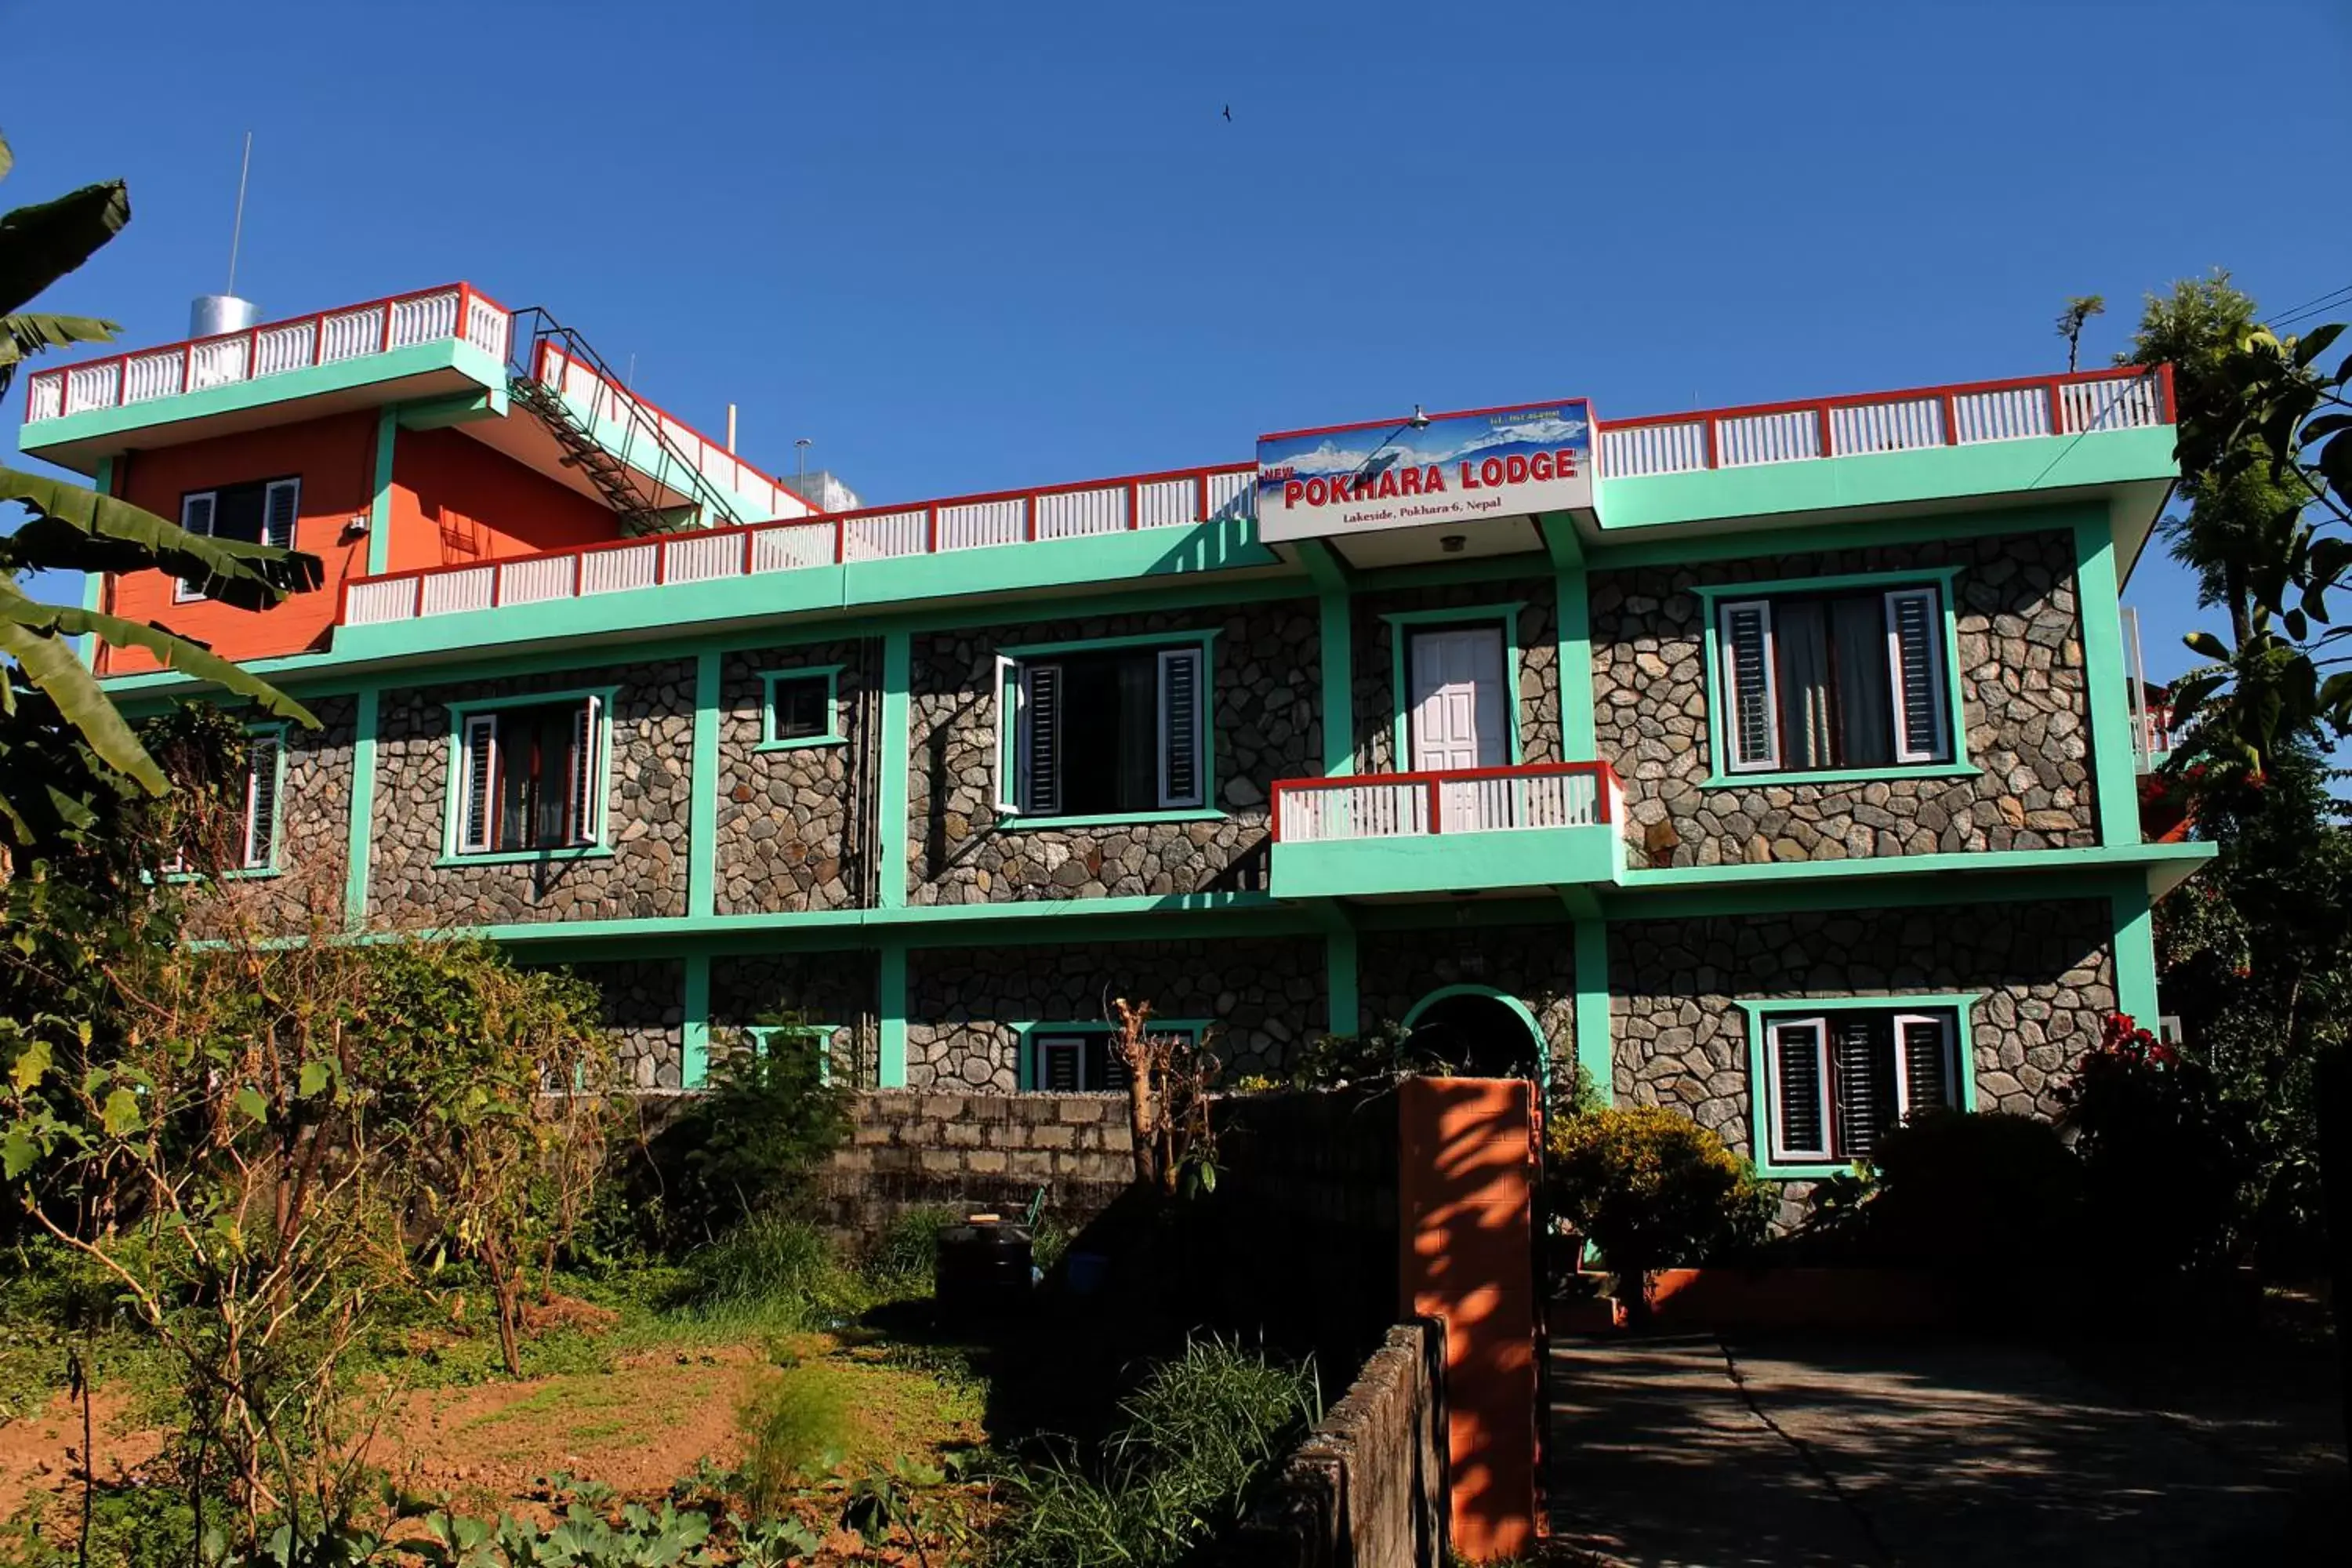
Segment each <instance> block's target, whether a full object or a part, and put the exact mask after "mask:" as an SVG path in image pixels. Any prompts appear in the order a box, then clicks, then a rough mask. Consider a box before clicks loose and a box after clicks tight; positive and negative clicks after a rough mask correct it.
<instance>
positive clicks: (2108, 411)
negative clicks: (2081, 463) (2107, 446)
mask: <svg viewBox="0 0 2352 1568" xmlns="http://www.w3.org/2000/svg"><path fill="white" fill-rule="evenodd" d="M2058 406H2059V410H2060V412H2061V413H2062V414H2063V416H2065V420H2066V428H2065V430H2064V431H2063V434H2064V435H2068V436H2080V435H2083V434H2085V433H2087V432H2089V431H2093V430H2145V429H2147V428H2148V427H2150V426H2157V425H2161V424H2163V423H2164V397H2163V394H2162V392H2161V390H2160V389H2159V388H2158V385H2157V380H2156V377H2155V376H2153V375H2147V374H2143V375H2139V376H2136V377H2134V378H2133V379H2131V380H2129V381H2068V382H2062V383H2060V384H2059V386H2058Z"/></svg>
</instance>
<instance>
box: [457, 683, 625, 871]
mask: <svg viewBox="0 0 2352 1568" xmlns="http://www.w3.org/2000/svg"><path fill="white" fill-rule="evenodd" d="M619 692H620V688H619V687H618V686H579V687H573V688H572V689H569V690H564V691H531V692H518V693H516V694H515V695H513V696H511V697H479V698H473V699H470V700H466V701H462V702H451V703H447V704H445V708H446V711H447V713H448V715H449V728H448V752H449V755H448V759H447V763H446V768H445V769H444V772H443V774H442V785H441V797H442V798H441V855H440V858H438V859H436V860H435V861H434V862H433V864H434V865H435V866H436V867H444V866H498V865H509V864H513V863H515V862H518V861H523V860H595V859H601V858H604V856H607V855H610V854H611V853H613V849H612V832H613V770H614V766H615V765H616V760H615V758H614V755H613V700H614V697H615V696H617V695H618V694H619ZM589 697H593V698H596V699H598V708H597V713H598V718H597V722H598V723H599V724H601V725H602V726H603V728H604V733H602V734H601V735H599V736H598V737H597V738H596V744H597V749H598V750H600V751H601V752H604V800H603V801H602V802H601V803H600V805H599V806H598V809H597V812H596V826H597V830H598V837H597V839H596V842H595V843H593V844H577V845H567V846H565V847H562V848H551V849H499V850H493V851H491V852H490V853H488V854H482V855H467V854H465V853H462V852H461V851H460V850H459V849H458V847H457V832H458V828H457V802H458V799H459V797H460V796H461V795H463V794H464V793H465V791H464V787H463V784H462V783H461V781H460V780H459V778H458V776H457V769H458V757H459V755H460V753H461V752H463V750H464V748H465V738H466V721H467V719H468V718H469V717H471V716H472V715H474V714H476V713H495V712H500V711H503V710H506V709H509V708H541V707H552V706H553V705H554V704H556V703H559V702H577V701H580V700H583V698H589Z"/></svg>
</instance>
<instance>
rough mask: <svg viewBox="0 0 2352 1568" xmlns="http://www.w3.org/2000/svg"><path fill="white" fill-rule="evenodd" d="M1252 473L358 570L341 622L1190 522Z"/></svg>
mask: <svg viewBox="0 0 2352 1568" xmlns="http://www.w3.org/2000/svg"><path fill="white" fill-rule="evenodd" d="M1256 474H1257V467H1256V465H1255V464H1253V463H1241V464H1228V465H1225V466H1223V467H1220V468H1183V469H1178V470H1175V471H1172V472H1168V473H1159V474H1138V475H1135V476H1133V477H1132V478H1128V479H1102V480H1097V481H1094V482H1092V483H1087V484H1076V485H1054V486H1049V487H1047V488H1045V489H1034V490H1002V491H997V492H995V493H992V494H988V495H976V496H959V497H955V498H952V499H950V500H938V501H926V502H924V503H923V504H921V505H919V506H911V507H868V508H866V509H865V510H859V511H845V512H836V513H834V514H833V515H831V516H827V517H815V518H809V519H805V520H801V521H782V522H763V523H754V524H751V525H749V526H747V527H741V528H712V529H698V530H694V531H688V532H682V533H665V534H657V535H655V536H653V537H650V538H645V539H630V540H620V541H616V542H613V543H610V544H591V545H586V546H583V548H581V549H578V550H568V551H563V552H559V553H555V554H549V555H522V556H517V557H515V558H514V559H513V560H510V561H494V562H484V563H482V564H480V565H478V566H441V567H429V568H426V569H424V570H421V571H414V572H397V573H393V574H388V575H385V576H382V577H360V578H354V579H352V581H350V582H348V583H346V584H343V602H342V608H341V616H340V622H341V625H344V626H381V625H383V624H384V623H386V622H391V621H406V620H415V619H416V618H418V617H420V616H446V615H451V614H455V613H457V612H459V611H464V610H488V609H496V608H498V607H499V606H501V605H531V604H541V603H544V602H546V601H548V600H551V599H580V598H586V597H589V596H591V595H597V594H612V593H619V592H622V591H624V590H626V589H631V588H653V587H658V586H661V585H662V584H668V583H709V582H716V581H719V580H720V579H723V578H730V577H756V576H759V575H761V574H763V573H769V572H790V571H795V570H798V569H800V568H803V567H808V566H835V565H842V564H845V563H852V562H860V561H887V560H891V559H894V558H896V557H899V556H906V555H934V554H942V553H945V552H949V551H956V550H979V549H985V548H988V547H990V546H993V545H1001V544H1022V543H1028V542H1035V541H1038V540H1053V539H1080V538H1085V537H1087V536H1089V535H1095V534H1107V533H1124V532H1129V531H1135V530H1139V529H1147V528H1172V527H1179V526H1185V525H1190V524H1192V523H1198V522H1205V521H1211V520H1213V519H1218V518H1225V517H1232V516H1235V515H1243V516H1245V515H1247V514H1248V508H1249V503H1250V500H1251V499H1252V487H1253V485H1254V484H1255V479H1256Z"/></svg>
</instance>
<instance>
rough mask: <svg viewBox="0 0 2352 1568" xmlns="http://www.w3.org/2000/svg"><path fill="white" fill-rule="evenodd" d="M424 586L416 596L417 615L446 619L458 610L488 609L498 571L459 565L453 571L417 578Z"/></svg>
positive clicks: (497, 578)
mask: <svg viewBox="0 0 2352 1568" xmlns="http://www.w3.org/2000/svg"><path fill="white" fill-rule="evenodd" d="M418 581H419V582H421V583H422V584H424V587H423V588H422V590H421V591H420V592H419V593H418V595H417V599H418V604H417V614H419V615H422V616H448V615H455V614H457V612H459V611H461V610H487V609H488V608H489V607H490V600H491V597H492V595H494V594H495V592H496V590H497V587H498V581H499V569H498V568H497V567H495V566H461V567H459V568H458V569H457V570H456V571H454V572H435V573H432V574H428V575H426V576H425V577H422V578H420V579H418Z"/></svg>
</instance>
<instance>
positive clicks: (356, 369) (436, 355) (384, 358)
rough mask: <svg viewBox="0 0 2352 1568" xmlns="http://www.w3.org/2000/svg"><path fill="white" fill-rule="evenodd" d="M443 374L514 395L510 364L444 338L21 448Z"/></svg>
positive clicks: (30, 429) (50, 430) (43, 426)
mask: <svg viewBox="0 0 2352 1568" xmlns="http://www.w3.org/2000/svg"><path fill="white" fill-rule="evenodd" d="M436 373H439V374H457V375H459V376H462V377H464V378H465V379H467V380H468V381H472V382H474V383H476V384H479V385H480V386H483V387H485V388H491V389H495V390H497V391H498V392H499V393H501V394H503V393H504V391H505V390H506V367H505V366H504V365H502V364H500V363H499V362H498V361H497V360H495V359H493V358H491V357H490V356H489V355H488V354H487V353H483V352H482V351H481V350H480V349H478V348H476V347H475V346H474V345H473V344H471V343H469V342H464V341H462V340H460V339H456V338H441V339H436V341H434V342H429V343H416V344H414V345H412V346H410V347H408V348H402V349H394V350H393V351H392V352H391V353H374V354H361V355H359V356H357V357H355V358H352V359H346V360H337V361H336V362H335V363H332V364H322V365H311V366H309V367H307V368H305V369H302V370H289V371H286V372H283V373H281V374H277V375H265V376H258V377H256V378H255V379H253V380H251V381H234V382H229V383H227V384H225V385H221V386H210V387H206V388H205V389H204V390H203V391H201V392H184V393H180V394H178V395H174V396H171V397H158V398H152V399H151V400H149V401H148V402H145V403H134V404H131V405H129V406H128V407H116V408H92V409H87V410H85V411H83V412H82V413H79V414H68V415H65V416H61V417H59V418H56V419H44V420H42V421H40V422H39V423H38V424H37V425H28V426H25V428H24V429H23V431H22V432H20V433H19V435H18V437H17V443H16V444H17V445H18V446H19V447H22V448H23V449H24V450H25V451H26V452H29V453H31V454H33V455H34V456H36V457H40V456H45V455H46V454H47V453H48V452H50V451H52V450H54V449H56V448H58V447H73V446H81V445H85V444H87V443H89V442H92V441H106V440H110V439H113V438H115V437H126V436H130V435H133V434H136V433H139V432H142V431H150V430H157V429H164V428H168V427H169V426H173V425H179V424H184V423H185V422H187V421H189V420H192V419H205V418H210V417H212V416H215V415H222V414H238V413H243V412H245V411H246V410H248V409H254V408H265V407H268V406H269V405H273V404H282V403H299V402H303V401H306V400H309V399H311V398H317V397H324V396H329V395H334V394H337V393H344V392H350V391H352V390H354V389H357V388H361V387H369V386H376V385H379V384H383V383H387V382H394V381H406V380H409V379H410V378H412V377H421V376H430V375H434V374H436ZM453 390H454V389H453ZM137 444H138V445H141V446H159V445H163V444H164V443H162V442H157V441H152V440H147V441H142V442H139V443H137ZM68 456H70V454H68ZM68 466H70V465H68Z"/></svg>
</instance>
